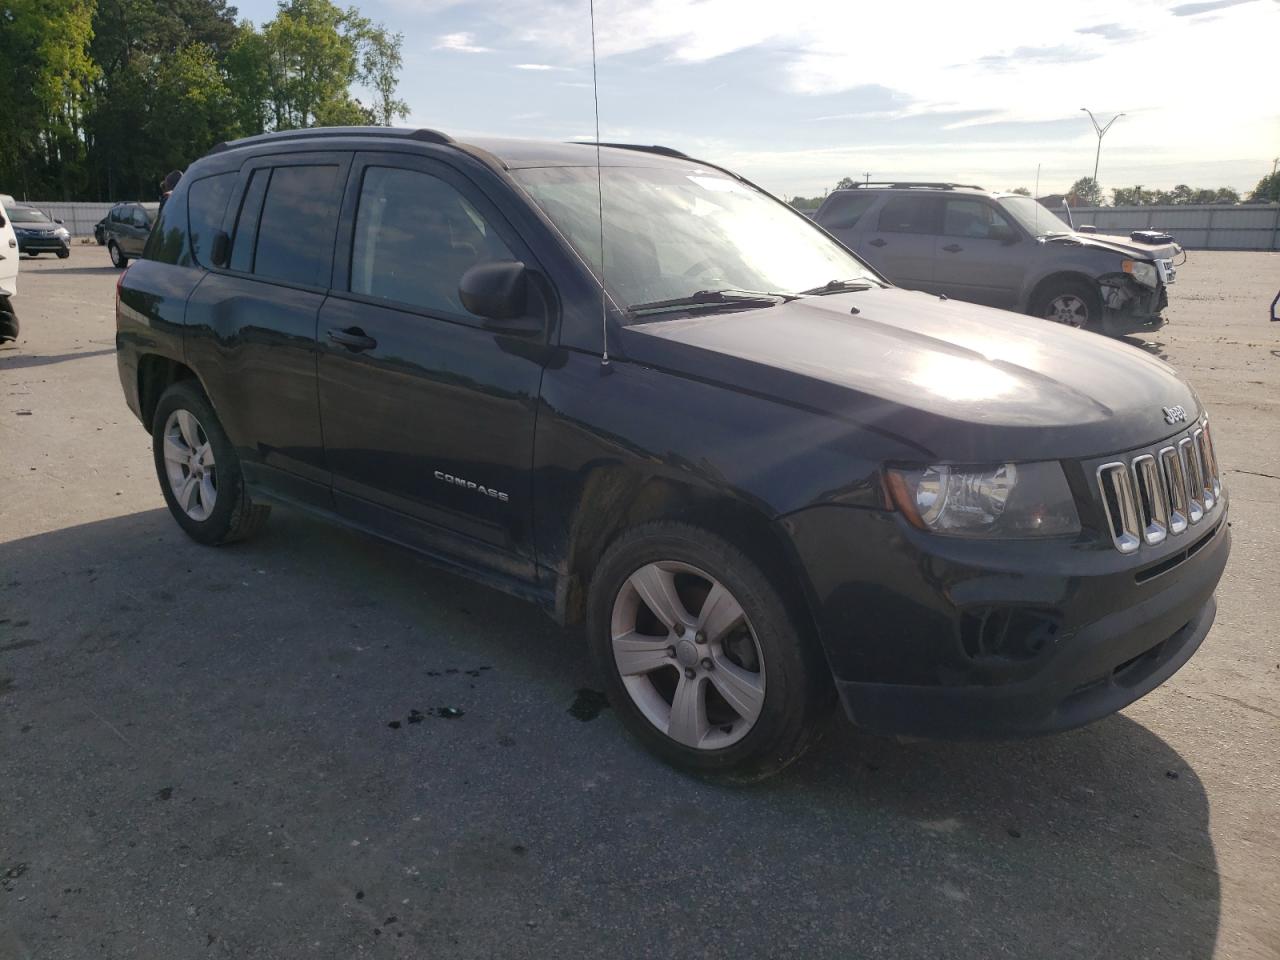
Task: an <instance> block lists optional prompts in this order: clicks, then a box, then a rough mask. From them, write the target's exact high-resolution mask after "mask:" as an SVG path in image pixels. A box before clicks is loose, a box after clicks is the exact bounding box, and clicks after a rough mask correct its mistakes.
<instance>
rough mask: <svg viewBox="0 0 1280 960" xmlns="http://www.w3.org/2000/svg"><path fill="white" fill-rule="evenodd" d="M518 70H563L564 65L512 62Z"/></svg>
mask: <svg viewBox="0 0 1280 960" xmlns="http://www.w3.org/2000/svg"><path fill="white" fill-rule="evenodd" d="M512 66H513V67H515V69H517V70H563V69H564V68H563V67H553V66H551V64H549V63H515V64H512Z"/></svg>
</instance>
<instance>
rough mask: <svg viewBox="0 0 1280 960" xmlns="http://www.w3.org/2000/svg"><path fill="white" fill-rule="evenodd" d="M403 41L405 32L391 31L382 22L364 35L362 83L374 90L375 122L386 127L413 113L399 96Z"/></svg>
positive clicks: (373, 107)
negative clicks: (397, 119)
mask: <svg viewBox="0 0 1280 960" xmlns="http://www.w3.org/2000/svg"><path fill="white" fill-rule="evenodd" d="M403 43H404V34H402V33H387V31H386V28H385V27H383V26H382V25H381V24H378V25H376V26H373V27H370V28H369V29H367V30H366V31H365V35H364V36H363V37H362V38H361V44H360V46H361V55H360V82H361V83H363V84H364V85H365V86H366V87H368V88H369V89H370V90H372V91H373V95H374V100H373V106H372V107H371V108H370V110H371V112H372V114H373V122H374V123H377V124H380V125H381V126H384V127H389V126H391V123H392V121H393V120H395V119H396V118H400V119H402V120H403V119H404V118H405V117H407V116H408V115H409V105H408V104H407V103H405V102H404V101H403V100H401V99H399V98H397V97H396V90H397V88H398V87H399V86H400V67H401V63H402V61H401V57H400V47H401V46H402V45H403Z"/></svg>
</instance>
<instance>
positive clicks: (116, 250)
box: [107, 240, 129, 270]
mask: <svg viewBox="0 0 1280 960" xmlns="http://www.w3.org/2000/svg"><path fill="white" fill-rule="evenodd" d="M107 253H109V254H111V263H112V265H113V266H117V267H119V268H120V269H121V270H123V269H124V268H125V267H127V266H128V265H129V258H128V257H126V256H125V255H124V251H123V250H121V249H120V244H118V243H116V242H115V241H114V240H110V241H108V242H107Z"/></svg>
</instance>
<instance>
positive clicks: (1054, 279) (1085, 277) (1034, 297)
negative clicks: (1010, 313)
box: [1026, 270, 1098, 312]
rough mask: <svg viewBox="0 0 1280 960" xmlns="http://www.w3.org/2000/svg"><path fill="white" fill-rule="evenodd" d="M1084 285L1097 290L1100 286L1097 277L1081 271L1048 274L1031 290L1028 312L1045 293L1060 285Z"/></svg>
mask: <svg viewBox="0 0 1280 960" xmlns="http://www.w3.org/2000/svg"><path fill="white" fill-rule="evenodd" d="M1067 282H1070V283H1083V284H1087V285H1088V286H1089V287H1090V288H1093V289H1096V288H1097V286H1098V279H1097V277H1094V276H1091V275H1090V274H1087V273H1082V272H1081V271H1079V270H1055V271H1054V272H1053V273H1050V274H1047V275H1045V276H1043V277H1041V278H1040V279H1039V280H1037V281H1036V283H1035V286H1033V287H1032V288H1031V292H1030V293H1029V294H1028V295H1027V304H1026V310H1027V311H1028V312H1030V311H1031V310H1034V309H1035V306H1036V304H1037V303H1038V302H1039V301H1040V298H1041V297H1043V296H1044V295H1045V291H1046V290H1048V289H1050V288H1051V287H1053V286H1055V285H1056V284H1059V283H1067Z"/></svg>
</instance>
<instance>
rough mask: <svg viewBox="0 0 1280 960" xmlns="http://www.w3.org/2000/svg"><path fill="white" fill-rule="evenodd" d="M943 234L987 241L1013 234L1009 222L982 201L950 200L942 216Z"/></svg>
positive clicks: (991, 206)
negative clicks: (994, 237)
mask: <svg viewBox="0 0 1280 960" xmlns="http://www.w3.org/2000/svg"><path fill="white" fill-rule="evenodd" d="M942 232H943V233H944V234H946V235H947V236H948V237H974V238H976V239H981V240H987V239H990V238H992V237H993V236H998V237H1005V236H1009V235H1010V234H1012V233H1013V228H1012V227H1010V226H1009V221H1008V220H1006V219H1005V218H1004V217H1003V216H1001V215H1000V212H999V211H998V210H996V208H995V207H994V206H993V205H992V204H990V203H985V202H984V201H982V200H960V199H956V200H948V201H946V206H945V208H944V212H943V216H942Z"/></svg>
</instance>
